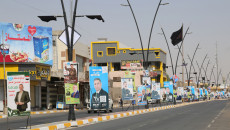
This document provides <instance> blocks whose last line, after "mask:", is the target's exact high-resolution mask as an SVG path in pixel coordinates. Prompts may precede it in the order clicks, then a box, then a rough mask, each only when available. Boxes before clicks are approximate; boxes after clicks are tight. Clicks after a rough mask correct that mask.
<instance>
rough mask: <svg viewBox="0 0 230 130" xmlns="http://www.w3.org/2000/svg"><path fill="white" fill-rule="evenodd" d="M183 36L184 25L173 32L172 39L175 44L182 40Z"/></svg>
mask: <svg viewBox="0 0 230 130" xmlns="http://www.w3.org/2000/svg"><path fill="white" fill-rule="evenodd" d="M182 37H183V26H182V27H181V28H180V29H179V30H178V31H176V32H173V33H172V36H171V41H172V44H173V46H175V45H177V44H178V43H179V42H181V41H182Z"/></svg>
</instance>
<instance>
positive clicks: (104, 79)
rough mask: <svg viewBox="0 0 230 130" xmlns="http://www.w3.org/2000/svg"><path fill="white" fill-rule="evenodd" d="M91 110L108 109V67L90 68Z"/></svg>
mask: <svg viewBox="0 0 230 130" xmlns="http://www.w3.org/2000/svg"><path fill="white" fill-rule="evenodd" d="M89 80H90V108H91V109H108V103H109V100H108V98H109V96H108V93H109V88H108V68H107V66H90V67H89Z"/></svg>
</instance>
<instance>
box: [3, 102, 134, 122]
mask: <svg viewBox="0 0 230 130" xmlns="http://www.w3.org/2000/svg"><path fill="white" fill-rule="evenodd" d="M129 105H130V104H124V105H123V106H129ZM117 107H120V106H119V104H114V108H117ZM80 110H87V108H81V109H75V111H80ZM68 111H69V110H55V109H54V110H40V111H31V115H38V114H50V113H59V112H68ZM1 118H7V115H4V114H3V112H0V119H1Z"/></svg>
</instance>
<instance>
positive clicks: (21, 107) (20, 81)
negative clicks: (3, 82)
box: [7, 72, 31, 116]
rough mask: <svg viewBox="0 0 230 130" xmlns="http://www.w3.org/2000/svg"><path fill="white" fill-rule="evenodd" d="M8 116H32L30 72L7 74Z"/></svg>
mask: <svg viewBox="0 0 230 130" xmlns="http://www.w3.org/2000/svg"><path fill="white" fill-rule="evenodd" d="M7 101H8V116H28V115H30V110H31V109H30V108H31V107H30V75H29V72H7Z"/></svg>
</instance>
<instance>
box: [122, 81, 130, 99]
mask: <svg viewBox="0 0 230 130" xmlns="http://www.w3.org/2000/svg"><path fill="white" fill-rule="evenodd" d="M121 93H122V100H133V79H132V78H122V79H121Z"/></svg>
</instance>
